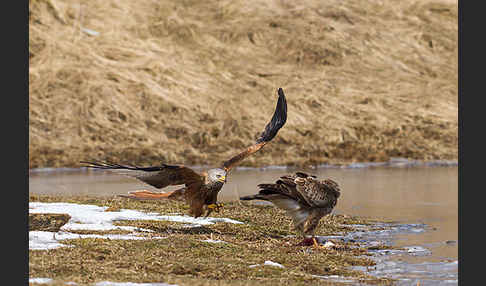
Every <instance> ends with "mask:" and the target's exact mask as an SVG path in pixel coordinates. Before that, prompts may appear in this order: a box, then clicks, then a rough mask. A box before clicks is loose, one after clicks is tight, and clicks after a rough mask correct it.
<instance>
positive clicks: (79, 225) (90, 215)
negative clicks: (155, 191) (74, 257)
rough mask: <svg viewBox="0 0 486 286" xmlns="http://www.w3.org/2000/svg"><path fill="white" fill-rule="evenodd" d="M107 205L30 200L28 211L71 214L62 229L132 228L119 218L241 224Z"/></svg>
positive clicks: (220, 219)
mask: <svg viewBox="0 0 486 286" xmlns="http://www.w3.org/2000/svg"><path fill="white" fill-rule="evenodd" d="M107 208H108V207H100V206H95V205H83V204H73V203H42V202H30V203H29V212H30V213H66V214H69V215H70V216H71V219H70V220H69V222H68V223H67V224H65V225H63V226H62V228H61V229H63V230H70V229H71V230H79V229H89V230H114V229H127V230H132V229H133V227H122V226H115V225H113V222H115V221H120V220H165V221H174V222H183V223H189V224H198V225H210V224H214V223H217V222H226V223H236V224H242V222H240V221H237V220H232V219H229V218H214V217H207V218H201V217H199V218H194V217H190V216H187V215H184V216H181V215H176V216H169V215H159V214H158V213H145V212H140V211H136V210H129V209H121V210H119V211H113V212H110V211H109V212H107V211H105V210H106V209H107Z"/></svg>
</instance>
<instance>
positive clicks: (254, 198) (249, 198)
mask: <svg viewBox="0 0 486 286" xmlns="http://www.w3.org/2000/svg"><path fill="white" fill-rule="evenodd" d="M264 199H265V198H264V197H263V196H261V195H259V194H256V195H251V196H244V197H240V200H242V201H251V200H264Z"/></svg>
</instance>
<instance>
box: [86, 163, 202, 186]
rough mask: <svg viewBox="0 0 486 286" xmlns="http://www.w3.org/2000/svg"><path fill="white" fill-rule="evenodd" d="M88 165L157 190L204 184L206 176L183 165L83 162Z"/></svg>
mask: <svg viewBox="0 0 486 286" xmlns="http://www.w3.org/2000/svg"><path fill="white" fill-rule="evenodd" d="M81 163H84V164H88V165H87V166H86V167H89V168H95V169H104V170H112V171H115V172H117V173H119V174H122V175H127V176H131V177H135V178H137V179H139V180H140V181H142V182H145V183H147V184H149V185H151V186H154V187H156V188H159V189H160V188H164V187H167V186H174V185H182V184H185V185H186V186H190V185H191V186H193V185H195V184H200V183H202V182H204V180H205V176H204V175H201V174H199V173H197V172H195V171H194V170H192V169H191V168H188V167H185V166H183V165H167V164H162V165H161V166H155V167H136V166H127V165H120V164H113V163H109V162H81Z"/></svg>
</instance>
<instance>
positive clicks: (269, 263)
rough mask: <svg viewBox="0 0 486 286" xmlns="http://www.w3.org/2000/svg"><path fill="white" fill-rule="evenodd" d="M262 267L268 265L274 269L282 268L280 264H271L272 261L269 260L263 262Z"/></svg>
mask: <svg viewBox="0 0 486 286" xmlns="http://www.w3.org/2000/svg"><path fill="white" fill-rule="evenodd" d="M263 265H268V266H275V267H280V268H284V266H283V265H282V264H280V263H277V262H273V261H270V260H267V261H265V263H263Z"/></svg>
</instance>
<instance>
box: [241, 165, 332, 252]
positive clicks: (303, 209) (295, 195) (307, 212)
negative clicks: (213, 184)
mask: <svg viewBox="0 0 486 286" xmlns="http://www.w3.org/2000/svg"><path fill="white" fill-rule="evenodd" d="M258 187H259V188H260V190H259V192H258V194H256V195H251V196H245V197H241V198H240V200H264V201H269V202H272V203H273V204H274V205H276V206H277V207H279V208H281V209H284V210H285V211H286V213H287V214H288V215H289V216H290V217H291V218H292V222H293V225H294V230H296V231H298V232H299V233H300V234H302V236H303V237H304V240H303V241H302V242H301V243H299V245H308V244H309V243H313V244H314V246H316V247H317V246H318V244H317V241H316V239H315V236H314V235H315V234H314V233H315V230H316V228H317V226H318V225H319V221H320V219H321V218H322V217H324V216H326V215H328V214H329V213H331V211H332V209H333V208H334V207H335V206H336V203H337V199H338V198H339V195H340V189H339V186H338V184H337V183H336V182H334V181H333V180H331V179H326V180H318V179H317V178H316V176H313V175H308V174H305V173H302V172H296V173H295V175H286V176H282V177H280V179H279V180H277V181H276V182H275V184H259V185H258ZM306 235H311V236H312V237H311V238H310V239H308V238H306Z"/></svg>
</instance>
